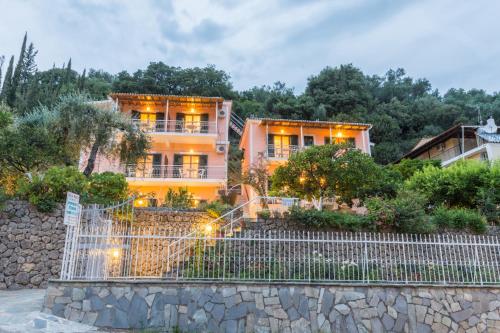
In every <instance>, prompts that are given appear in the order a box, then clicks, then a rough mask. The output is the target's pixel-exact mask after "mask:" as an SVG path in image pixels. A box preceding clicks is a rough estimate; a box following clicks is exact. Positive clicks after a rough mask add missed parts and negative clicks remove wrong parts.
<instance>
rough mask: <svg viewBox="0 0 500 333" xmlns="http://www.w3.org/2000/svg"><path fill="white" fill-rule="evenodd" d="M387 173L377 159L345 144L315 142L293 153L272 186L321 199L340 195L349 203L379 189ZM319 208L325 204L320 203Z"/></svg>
mask: <svg viewBox="0 0 500 333" xmlns="http://www.w3.org/2000/svg"><path fill="white" fill-rule="evenodd" d="M384 176H385V173H384V172H383V170H382V168H381V167H380V166H378V165H377V164H375V162H374V161H373V159H372V158H371V157H370V156H368V155H366V154H364V153H362V152H361V151H359V150H357V149H348V147H347V146H345V145H323V146H313V147H309V148H308V149H306V150H304V151H302V152H298V153H295V154H293V155H292V156H290V158H289V160H288V163H286V164H285V165H282V166H280V167H278V168H277V169H276V170H275V172H274V174H273V176H272V189H273V190H274V191H276V192H282V193H283V194H285V195H288V196H292V197H299V198H305V199H308V200H314V201H316V202H319V201H320V199H322V198H326V197H331V198H333V197H335V196H338V197H340V199H341V200H342V201H344V202H346V203H349V204H350V203H351V200H352V199H354V198H359V199H364V198H365V197H366V196H368V195H372V194H373V193H374V192H376V191H379V190H380V189H381V188H382V187H381V185H382V183H383V180H384V178H385V177H384ZM318 208H321V207H320V205H319V207H318Z"/></svg>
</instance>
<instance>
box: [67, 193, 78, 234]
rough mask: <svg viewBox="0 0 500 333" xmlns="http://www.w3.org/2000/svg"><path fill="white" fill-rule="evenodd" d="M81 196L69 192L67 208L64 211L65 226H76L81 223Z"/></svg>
mask: <svg viewBox="0 0 500 333" xmlns="http://www.w3.org/2000/svg"><path fill="white" fill-rule="evenodd" d="M81 209H82V205H80V196H79V195H78V194H75V193H71V192H68V195H67V197H66V208H65V209H64V224H66V225H71V226H75V225H77V224H78V223H79V222H80V211H81Z"/></svg>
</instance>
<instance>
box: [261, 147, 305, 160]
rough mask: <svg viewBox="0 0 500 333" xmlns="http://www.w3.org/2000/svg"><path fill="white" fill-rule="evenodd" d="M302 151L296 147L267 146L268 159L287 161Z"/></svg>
mask: <svg viewBox="0 0 500 333" xmlns="http://www.w3.org/2000/svg"><path fill="white" fill-rule="evenodd" d="M299 149H300V147H299V146H296V145H267V152H266V153H267V154H266V156H267V158H279V159H281V158H282V159H287V158H288V157H290V155H292V154H293V153H296V152H298V151H299Z"/></svg>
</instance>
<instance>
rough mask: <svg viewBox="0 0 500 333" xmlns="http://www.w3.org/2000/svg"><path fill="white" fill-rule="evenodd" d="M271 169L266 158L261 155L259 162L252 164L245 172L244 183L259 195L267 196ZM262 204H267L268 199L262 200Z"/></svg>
mask: <svg viewBox="0 0 500 333" xmlns="http://www.w3.org/2000/svg"><path fill="white" fill-rule="evenodd" d="M268 174H269V170H268V166H267V163H266V162H265V160H264V159H263V158H262V157H260V158H259V159H257V162H255V163H254V164H252V165H251V166H250V168H249V169H248V170H246V171H245V172H244V173H243V176H242V183H243V184H247V185H250V186H251V187H252V188H253V189H254V190H255V192H257V195H258V196H260V197H267V189H268V184H269V176H268ZM262 205H263V206H266V201H265V200H263V201H262Z"/></svg>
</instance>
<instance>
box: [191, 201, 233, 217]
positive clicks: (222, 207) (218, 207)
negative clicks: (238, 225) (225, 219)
mask: <svg viewBox="0 0 500 333" xmlns="http://www.w3.org/2000/svg"><path fill="white" fill-rule="evenodd" d="M199 208H200V209H203V210H204V211H206V212H207V213H208V214H209V215H210V216H211V217H213V218H218V217H220V216H222V215H224V214H225V213H226V212H228V211H229V210H231V208H232V207H231V205H228V204H225V203H223V202H220V201H218V200H214V201H212V202H209V203H202V204H200V206H199Z"/></svg>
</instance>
